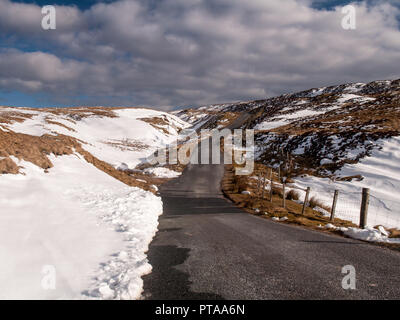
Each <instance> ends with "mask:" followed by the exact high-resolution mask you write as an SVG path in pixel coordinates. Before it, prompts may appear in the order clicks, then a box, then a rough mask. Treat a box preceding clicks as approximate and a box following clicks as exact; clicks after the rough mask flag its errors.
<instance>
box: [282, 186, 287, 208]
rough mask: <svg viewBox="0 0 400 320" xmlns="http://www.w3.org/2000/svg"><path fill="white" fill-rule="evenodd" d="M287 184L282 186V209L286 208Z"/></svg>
mask: <svg viewBox="0 0 400 320" xmlns="http://www.w3.org/2000/svg"><path fill="white" fill-rule="evenodd" d="M285 191H286V184H285V183H283V184H282V207H283V208H286V192H285Z"/></svg>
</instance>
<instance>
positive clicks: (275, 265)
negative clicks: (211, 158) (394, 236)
mask: <svg viewBox="0 0 400 320" xmlns="http://www.w3.org/2000/svg"><path fill="white" fill-rule="evenodd" d="M223 173H224V167H223V165H188V166H187V167H186V169H185V171H184V172H183V174H182V176H180V177H179V178H177V179H174V180H171V181H169V182H168V183H166V184H164V185H162V187H161V188H160V193H161V197H162V200H163V203H164V213H163V215H162V216H161V217H160V220H159V231H158V232H157V234H156V236H155V238H154V239H153V241H152V243H151V244H150V248H149V252H148V258H149V261H150V264H151V265H152V266H153V271H152V273H151V274H149V275H147V276H145V277H144V278H143V280H144V293H143V297H144V298H145V299H400V253H399V252H396V251H392V250H389V249H386V248H381V247H377V246H373V245H370V244H367V243H364V242H360V241H356V240H352V239H347V238H342V237H339V236H336V235H331V234H327V233H322V232H317V231H313V230H309V229H305V228H301V227H297V226H293V225H287V224H282V223H278V222H273V221H271V220H267V219H263V218H260V217H257V216H253V215H250V214H248V213H246V212H244V211H242V210H241V209H239V208H237V207H235V206H234V205H233V204H232V203H231V202H229V201H228V200H226V199H225V198H224V197H223V195H222V193H221V190H220V182H221V179H222V176H223ZM346 265H352V266H354V267H355V270H356V290H344V289H343V288H342V279H343V277H344V276H345V275H344V274H342V268H343V266H346Z"/></svg>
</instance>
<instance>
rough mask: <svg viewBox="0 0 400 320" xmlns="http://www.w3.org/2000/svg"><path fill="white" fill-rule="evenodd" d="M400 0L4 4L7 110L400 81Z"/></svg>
mask: <svg viewBox="0 0 400 320" xmlns="http://www.w3.org/2000/svg"><path fill="white" fill-rule="evenodd" d="M399 2H400V1H398V0H393V1H392V0H365V1H353V2H352V1H344V0H332V1H329V0H315V1H313V0H147V1H145V0H121V1H111V0H110V1H96V0H86V1H76V2H75V1H55V0H53V1H49V0H47V1H40V0H37V1H10V0H0V105H17V106H72V105H109V106H119V105H124V106H138V105H141V106H149V107H155V108H159V109H164V110H170V109H172V108H174V107H178V106H197V105H203V104H209V103H218V102H230V101H239V100H251V99H260V98H265V97H270V96H275V95H279V94H282V93H287V92H293V91H298V90H302V89H308V88H312V87H320V86H327V85H333V84H339V83H344V82H367V81H372V80H376V79H395V78H400V67H399V62H400V31H399V21H400V6H399V5H398V3H399ZM349 3H352V4H353V5H354V6H355V8H356V14H357V16H356V18H357V20H356V22H357V25H356V27H357V28H356V30H344V29H343V28H342V25H341V22H342V18H343V17H344V15H343V14H342V11H341V10H342V7H343V6H344V5H346V4H349ZM396 3H397V4H396ZM46 4H55V5H56V22H57V25H56V27H57V28H56V30H43V29H42V27H41V20H42V17H43V15H42V14H41V7H42V6H43V5H46Z"/></svg>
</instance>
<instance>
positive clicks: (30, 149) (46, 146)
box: [0, 130, 155, 192]
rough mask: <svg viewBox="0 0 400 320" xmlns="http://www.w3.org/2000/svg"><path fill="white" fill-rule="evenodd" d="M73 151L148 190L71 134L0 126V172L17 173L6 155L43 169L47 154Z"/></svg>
mask: <svg viewBox="0 0 400 320" xmlns="http://www.w3.org/2000/svg"><path fill="white" fill-rule="evenodd" d="M74 152H77V153H79V154H81V155H82V156H83V157H84V158H85V160H86V161H87V162H89V163H91V164H92V165H94V166H95V167H96V168H98V169H99V170H102V171H104V172H105V173H107V174H109V175H110V176H112V177H114V178H115V179H117V180H119V181H121V182H123V183H125V184H127V185H129V186H133V187H140V188H142V189H144V190H148V191H152V192H154V191H155V190H154V189H153V188H151V187H150V186H149V185H148V183H147V182H141V181H138V180H137V178H135V177H134V176H130V175H129V174H126V173H124V172H121V171H118V170H116V169H115V168H114V167H113V166H112V165H110V164H108V163H106V162H104V161H102V160H100V159H98V158H96V157H95V156H93V155H92V154H90V153H89V152H87V151H86V150H84V149H83V148H82V146H81V143H80V142H79V141H78V140H77V139H75V138H72V137H69V136H65V135H55V136H53V135H43V136H41V137H38V136H31V135H27V134H23V133H16V132H4V131H2V130H0V157H2V158H5V159H2V160H1V161H0V172H1V173H2V174H17V173H19V169H20V168H19V167H18V166H17V164H16V163H15V162H14V161H13V160H12V159H11V158H10V156H14V157H16V158H18V159H19V160H25V161H29V162H32V163H33V164H35V165H37V166H38V167H40V168H42V169H44V170H46V169H49V168H52V167H53V164H52V163H51V161H50V159H49V158H48V155H50V154H54V155H56V156H61V155H70V154H73V153H74Z"/></svg>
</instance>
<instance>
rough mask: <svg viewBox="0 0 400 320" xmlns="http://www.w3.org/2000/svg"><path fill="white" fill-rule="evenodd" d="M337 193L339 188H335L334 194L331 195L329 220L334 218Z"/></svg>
mask: <svg viewBox="0 0 400 320" xmlns="http://www.w3.org/2000/svg"><path fill="white" fill-rule="evenodd" d="M338 195H339V190H335V194H334V195H333V203H332V209H331V221H333V219H335V211H336V203H337V200H338Z"/></svg>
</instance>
